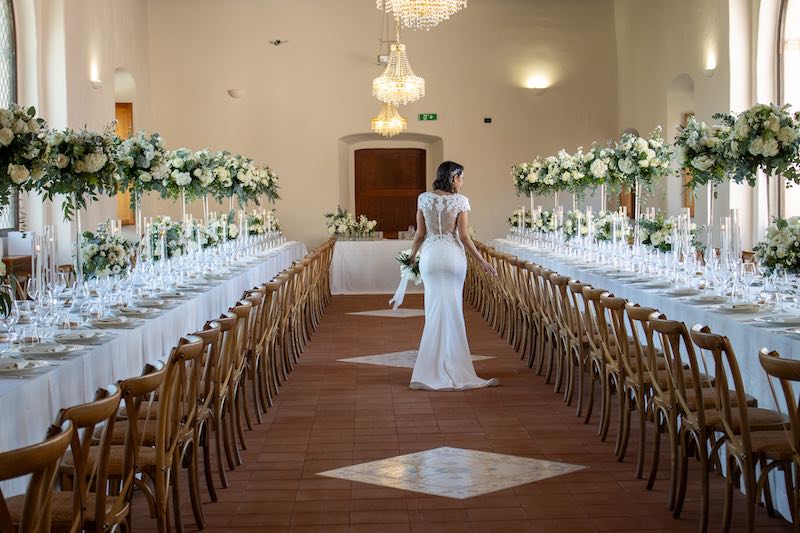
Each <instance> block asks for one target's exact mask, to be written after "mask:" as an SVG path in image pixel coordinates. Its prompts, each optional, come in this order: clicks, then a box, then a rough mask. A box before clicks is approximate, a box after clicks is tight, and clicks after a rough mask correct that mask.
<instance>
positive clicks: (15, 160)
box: [0, 104, 63, 205]
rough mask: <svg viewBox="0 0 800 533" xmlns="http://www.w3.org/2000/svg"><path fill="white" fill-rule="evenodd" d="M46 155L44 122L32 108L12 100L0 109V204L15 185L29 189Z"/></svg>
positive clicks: (40, 172)
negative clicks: (19, 104) (11, 102)
mask: <svg viewBox="0 0 800 533" xmlns="http://www.w3.org/2000/svg"><path fill="white" fill-rule="evenodd" d="M47 155H48V144H47V124H46V123H45V121H44V119H41V118H37V117H36V109H34V108H33V107H20V106H18V105H16V104H11V105H10V106H9V107H8V108H4V109H0V205H8V203H9V199H10V197H11V194H12V193H13V191H14V190H15V189H22V190H30V189H31V188H32V185H33V182H35V181H36V180H39V179H41V178H42V177H43V176H44V174H45V173H46V171H47V166H48V161H47V159H46V156H47ZM60 161H61V162H62V164H63V159H62V160H60ZM31 177H33V178H34V179H33V180H31Z"/></svg>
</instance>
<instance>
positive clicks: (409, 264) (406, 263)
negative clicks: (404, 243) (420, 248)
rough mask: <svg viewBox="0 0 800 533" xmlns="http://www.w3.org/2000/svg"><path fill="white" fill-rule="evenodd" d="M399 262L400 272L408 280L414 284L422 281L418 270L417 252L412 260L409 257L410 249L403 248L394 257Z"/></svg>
mask: <svg viewBox="0 0 800 533" xmlns="http://www.w3.org/2000/svg"><path fill="white" fill-rule="evenodd" d="M395 259H396V260H397V262H398V263H400V274H401V275H405V276H406V277H407V278H408V279H409V280H410V281H413V282H414V283H415V284H416V285H419V284H420V283H422V275H421V274H420V272H419V254H417V257H415V258H414V259H413V260H412V259H411V250H403V251H402V252H400V253H399V254H397V257H396V258H395Z"/></svg>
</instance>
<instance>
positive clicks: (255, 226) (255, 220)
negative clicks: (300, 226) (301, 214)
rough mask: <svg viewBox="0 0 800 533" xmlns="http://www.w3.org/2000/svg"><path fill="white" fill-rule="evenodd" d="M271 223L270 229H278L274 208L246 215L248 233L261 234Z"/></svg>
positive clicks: (278, 224) (279, 227)
mask: <svg viewBox="0 0 800 533" xmlns="http://www.w3.org/2000/svg"><path fill="white" fill-rule="evenodd" d="M270 223H271V225H272V231H280V230H281V224H280V221H279V220H278V217H277V216H276V215H275V209H271V210H269V211H264V212H262V213H251V214H249V215H247V228H248V231H249V232H250V235H263V234H265V233H266V232H267V229H268V228H269V226H270Z"/></svg>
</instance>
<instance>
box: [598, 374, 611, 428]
mask: <svg viewBox="0 0 800 533" xmlns="http://www.w3.org/2000/svg"><path fill="white" fill-rule="evenodd" d="M601 376H602V378H601V385H602V386H603V388H602V391H603V403H602V408H601V412H600V427H599V428H598V431H597V434H598V435H599V436H600V441H601V442H605V441H606V437H608V427H609V426H610V425H611V380H610V379H609V377H608V374H607V373H606V372H605V371H603V372H602V374H601Z"/></svg>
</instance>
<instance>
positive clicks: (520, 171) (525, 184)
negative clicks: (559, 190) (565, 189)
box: [511, 157, 554, 196]
mask: <svg viewBox="0 0 800 533" xmlns="http://www.w3.org/2000/svg"><path fill="white" fill-rule="evenodd" d="M511 176H512V179H513V181H514V188H515V189H516V191H517V195H524V196H530V195H535V196H544V195H548V194H551V193H552V192H553V191H554V188H553V186H554V183H553V182H552V181H551V179H550V176H549V175H548V173H547V162H546V161H545V160H543V159H542V158H541V157H537V158H536V159H534V160H533V161H531V162H530V163H521V164H519V165H515V166H514V167H512V168H511Z"/></svg>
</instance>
